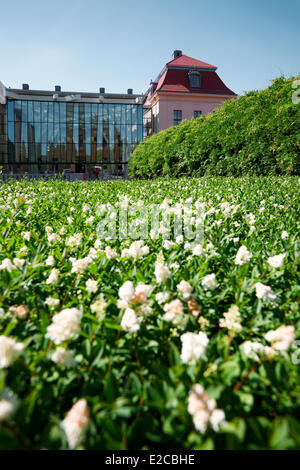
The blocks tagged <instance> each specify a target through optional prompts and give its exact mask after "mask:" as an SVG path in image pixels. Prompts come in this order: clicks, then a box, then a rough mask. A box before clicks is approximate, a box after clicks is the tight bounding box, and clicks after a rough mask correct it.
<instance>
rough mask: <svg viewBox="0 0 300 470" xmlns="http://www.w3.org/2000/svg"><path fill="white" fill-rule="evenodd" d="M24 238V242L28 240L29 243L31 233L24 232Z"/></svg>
mask: <svg viewBox="0 0 300 470" xmlns="http://www.w3.org/2000/svg"><path fill="white" fill-rule="evenodd" d="M21 235H22V237H23V238H24V240H27V241H28V242H29V240H30V235H31V234H30V232H22V234H21Z"/></svg>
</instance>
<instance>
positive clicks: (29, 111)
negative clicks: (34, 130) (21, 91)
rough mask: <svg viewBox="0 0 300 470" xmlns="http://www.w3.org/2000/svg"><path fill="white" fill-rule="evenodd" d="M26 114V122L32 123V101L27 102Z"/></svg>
mask: <svg viewBox="0 0 300 470" xmlns="http://www.w3.org/2000/svg"><path fill="white" fill-rule="evenodd" d="M27 114H28V121H29V122H33V101H28V105H27Z"/></svg>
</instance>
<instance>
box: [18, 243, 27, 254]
mask: <svg viewBox="0 0 300 470" xmlns="http://www.w3.org/2000/svg"><path fill="white" fill-rule="evenodd" d="M19 254H20V255H23V256H27V255H28V247H27V246H26V245H24V246H22V248H20V250H19Z"/></svg>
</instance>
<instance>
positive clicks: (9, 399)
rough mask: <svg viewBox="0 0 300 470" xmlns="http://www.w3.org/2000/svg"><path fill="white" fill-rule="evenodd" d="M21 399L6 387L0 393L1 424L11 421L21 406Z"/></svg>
mask: <svg viewBox="0 0 300 470" xmlns="http://www.w3.org/2000/svg"><path fill="white" fill-rule="evenodd" d="M19 402H20V401H19V399H18V398H17V397H16V395H15V394H14V393H13V392H12V391H11V390H9V389H8V388H6V387H4V388H3V389H2V392H1V393H0V423H1V421H5V420H7V419H9V418H10V417H11V416H12V415H13V414H14V413H15V411H16V409H17V407H18V405H19Z"/></svg>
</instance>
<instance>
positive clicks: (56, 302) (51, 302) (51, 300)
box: [45, 297, 60, 308]
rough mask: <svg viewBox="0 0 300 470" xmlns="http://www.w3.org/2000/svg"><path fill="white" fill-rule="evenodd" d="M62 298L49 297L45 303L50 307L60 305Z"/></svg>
mask: <svg viewBox="0 0 300 470" xmlns="http://www.w3.org/2000/svg"><path fill="white" fill-rule="evenodd" d="M59 303H60V300H59V299H55V298H54V297H47V299H46V300H45V304H46V305H48V307H49V308H55V307H57V306H58V305H59Z"/></svg>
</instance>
